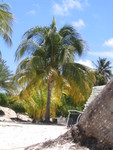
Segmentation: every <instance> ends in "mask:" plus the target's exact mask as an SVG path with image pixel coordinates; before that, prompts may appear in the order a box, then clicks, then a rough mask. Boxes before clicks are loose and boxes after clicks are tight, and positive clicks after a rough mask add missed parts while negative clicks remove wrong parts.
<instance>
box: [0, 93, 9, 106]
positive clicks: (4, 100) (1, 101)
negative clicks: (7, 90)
mask: <svg viewBox="0 0 113 150" xmlns="http://www.w3.org/2000/svg"><path fill="white" fill-rule="evenodd" d="M8 104H9V100H8V97H7V95H6V94H4V93H0V105H1V106H8Z"/></svg>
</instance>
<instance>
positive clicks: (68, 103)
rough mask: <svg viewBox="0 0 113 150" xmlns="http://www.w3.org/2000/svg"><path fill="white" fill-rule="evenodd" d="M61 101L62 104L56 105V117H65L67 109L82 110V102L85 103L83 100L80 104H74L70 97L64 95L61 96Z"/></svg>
mask: <svg viewBox="0 0 113 150" xmlns="http://www.w3.org/2000/svg"><path fill="white" fill-rule="evenodd" d="M61 102H62V105H61V106H59V107H57V109H56V116H57V117H59V116H63V117H67V116H68V110H71V109H72V110H79V111H82V110H83V108H84V104H85V101H84V102H82V103H80V104H76V103H75V102H74V100H73V98H72V97H70V96H66V95H64V96H63V97H62V99H61Z"/></svg>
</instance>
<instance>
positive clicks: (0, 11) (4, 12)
mask: <svg viewBox="0 0 113 150" xmlns="http://www.w3.org/2000/svg"><path fill="white" fill-rule="evenodd" d="M9 8H10V7H9V5H8V4H5V3H4V4H0V34H1V36H2V37H3V39H4V40H5V42H6V43H7V44H9V45H12V40H11V36H12V28H11V26H12V21H13V19H14V17H13V15H12V13H10V12H9Z"/></svg>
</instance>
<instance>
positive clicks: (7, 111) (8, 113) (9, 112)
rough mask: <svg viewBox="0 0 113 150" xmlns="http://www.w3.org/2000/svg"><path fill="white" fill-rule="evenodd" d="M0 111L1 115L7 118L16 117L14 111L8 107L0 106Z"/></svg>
mask: <svg viewBox="0 0 113 150" xmlns="http://www.w3.org/2000/svg"><path fill="white" fill-rule="evenodd" d="M0 111H2V112H3V113H4V115H2V117H5V118H9V119H12V118H17V115H16V113H15V111H14V110H12V109H10V108H7V107H1V106H0ZM0 118H1V117H0Z"/></svg>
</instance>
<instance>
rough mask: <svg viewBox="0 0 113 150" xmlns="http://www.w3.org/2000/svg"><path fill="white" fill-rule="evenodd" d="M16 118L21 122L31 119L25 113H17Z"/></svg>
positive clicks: (30, 120)
mask: <svg viewBox="0 0 113 150" xmlns="http://www.w3.org/2000/svg"><path fill="white" fill-rule="evenodd" d="M17 118H18V119H19V120H20V121H23V122H32V119H31V118H29V116H27V115H23V114H19V113H17Z"/></svg>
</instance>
